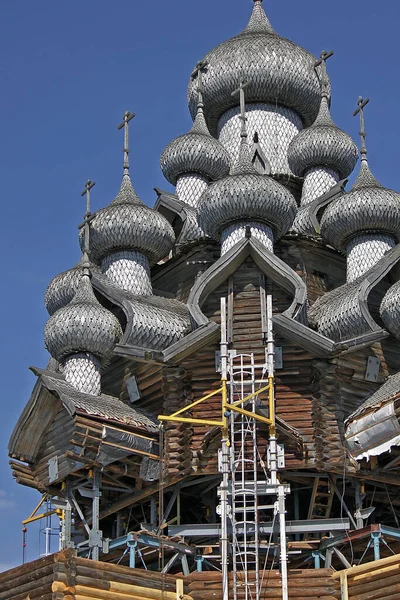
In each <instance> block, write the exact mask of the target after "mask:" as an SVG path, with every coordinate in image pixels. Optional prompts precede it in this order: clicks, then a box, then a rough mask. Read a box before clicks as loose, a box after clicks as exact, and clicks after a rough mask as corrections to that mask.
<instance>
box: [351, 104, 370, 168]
mask: <svg viewBox="0 0 400 600" xmlns="http://www.w3.org/2000/svg"><path fill="white" fill-rule="evenodd" d="M368 102H369V98H366V99H365V100H364V98H363V97H362V96H360V97H359V98H358V102H357V105H358V107H357V109H356V110H355V111H354V112H353V117H356V116H357V115H358V114H359V115H360V137H361V157H362V158H364V159H366V157H367V144H366V137H367V134H366V132H365V119H364V108H365V107H366V106H367V104H368Z"/></svg>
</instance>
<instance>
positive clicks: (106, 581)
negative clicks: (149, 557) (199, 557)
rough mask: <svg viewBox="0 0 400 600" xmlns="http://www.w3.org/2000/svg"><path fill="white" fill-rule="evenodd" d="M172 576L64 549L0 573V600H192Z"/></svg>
mask: <svg viewBox="0 0 400 600" xmlns="http://www.w3.org/2000/svg"><path fill="white" fill-rule="evenodd" d="M186 589H187V586H186V585H185V584H184V582H183V580H182V579H181V578H179V577H176V576H175V575H162V574H161V573H158V572H154V571H145V570H143V569H130V568H129V567H121V566H119V565H114V564H110V563H104V562H99V561H92V560H88V559H84V558H77V557H76V556H75V553H74V552H73V551H72V550H65V551H63V552H58V553H56V554H52V555H51V556H47V557H45V558H41V559H39V560H35V561H33V562H30V563H27V564H25V565H21V566H19V567H16V568H15V569H11V570H9V571H5V572H4V573H0V600H176V599H177V598H180V599H181V600H192V599H191V598H190V596H188V595H186V594H185V591H186Z"/></svg>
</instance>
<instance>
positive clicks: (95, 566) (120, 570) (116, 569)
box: [74, 557, 176, 585]
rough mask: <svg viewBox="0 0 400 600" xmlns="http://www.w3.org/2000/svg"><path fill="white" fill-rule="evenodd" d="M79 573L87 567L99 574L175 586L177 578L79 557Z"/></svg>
mask: <svg viewBox="0 0 400 600" xmlns="http://www.w3.org/2000/svg"><path fill="white" fill-rule="evenodd" d="M74 563H75V565H76V570H77V573H78V574H80V572H81V568H82V567H86V568H88V569H92V570H95V571H96V572H97V573H113V574H117V575H118V574H126V575H129V576H130V577H138V578H139V577H140V579H147V580H153V581H157V580H158V581H164V582H166V583H172V584H173V585H175V582H176V577H175V576H174V575H170V574H164V573H159V572H157V571H145V570H144V569H131V567H125V566H122V565H115V564H113V563H106V562H95V561H93V560H90V559H88V558H80V557H77V558H75V559H74Z"/></svg>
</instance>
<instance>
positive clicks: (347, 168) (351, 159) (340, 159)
mask: <svg viewBox="0 0 400 600" xmlns="http://www.w3.org/2000/svg"><path fill="white" fill-rule="evenodd" d="M357 160H358V150H357V146H356V144H355V143H354V142H353V140H352V139H351V137H350V136H349V135H348V134H347V133H346V132H345V131H342V129H339V128H338V127H336V125H335V124H334V122H333V121H332V118H331V115H330V111H329V104H328V98H327V97H326V96H325V95H324V96H322V98H321V106H320V109H319V113H318V116H317V118H316V120H315V122H314V124H313V125H311V127H308V128H307V129H302V130H301V131H300V132H299V133H298V134H297V135H296V137H295V138H294V139H293V140H292V142H291V143H290V145H289V148H288V161H289V167H290V169H291V171H292V172H293V173H294V174H295V175H296V176H297V177H303V176H304V173H305V172H306V171H307V170H308V169H311V168H312V167H322V166H323V167H329V168H331V169H333V170H334V171H336V172H337V173H338V174H339V177H340V178H341V179H345V178H346V177H348V176H349V175H350V173H351V172H352V171H353V169H354V167H355V166H356V163H357Z"/></svg>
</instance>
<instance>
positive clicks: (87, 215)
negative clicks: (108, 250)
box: [81, 179, 96, 263]
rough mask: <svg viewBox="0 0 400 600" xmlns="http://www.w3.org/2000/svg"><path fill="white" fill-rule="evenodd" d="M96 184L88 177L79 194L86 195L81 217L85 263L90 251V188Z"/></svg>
mask: <svg viewBox="0 0 400 600" xmlns="http://www.w3.org/2000/svg"><path fill="white" fill-rule="evenodd" d="M95 185H96V182H95V181H90V179H88V180H87V182H86V183H85V189H84V190H83V192H82V193H81V196H82V197H83V196H86V212H85V216H84V218H83V221H84V223H83V227H84V232H85V237H84V242H85V243H84V247H83V253H84V256H85V260H86V261H87V263H89V253H90V249H89V237H90V221H91V218H90V217H91V212H90V190H91V189H92V188H93V187H94V186H95Z"/></svg>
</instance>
